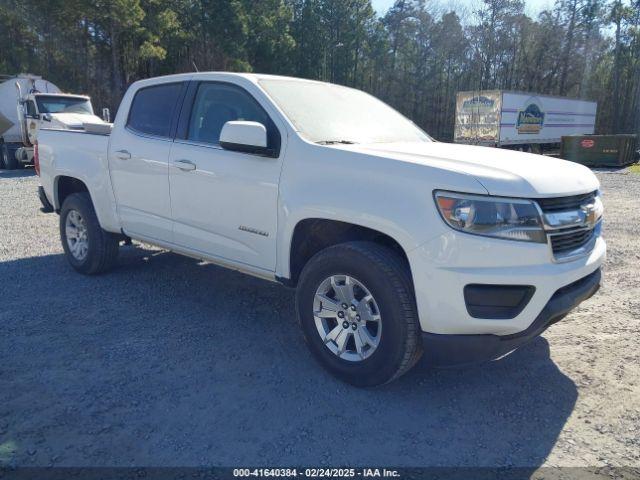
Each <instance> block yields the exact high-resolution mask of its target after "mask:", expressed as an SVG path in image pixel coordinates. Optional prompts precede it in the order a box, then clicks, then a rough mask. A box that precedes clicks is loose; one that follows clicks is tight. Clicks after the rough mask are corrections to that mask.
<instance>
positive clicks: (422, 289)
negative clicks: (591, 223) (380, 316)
mask: <svg viewBox="0 0 640 480" xmlns="http://www.w3.org/2000/svg"><path fill="white" fill-rule="evenodd" d="M450 230H451V229H450ZM407 256H408V259H409V263H410V266H411V273H412V276H413V284H414V288H415V295H416V303H417V307H418V316H419V319H420V326H421V329H422V331H423V332H428V333H434V334H447V335H476V334H477V335H487V334H489V335H498V336H505V335H513V334H516V333H520V332H523V331H525V330H527V329H528V328H529V327H530V326H531V325H532V324H533V323H534V321H535V320H536V318H537V317H538V315H539V314H540V313H541V312H542V310H543V309H544V308H545V306H546V305H547V303H548V302H549V301H550V300H551V297H552V296H553V295H554V294H555V293H556V291H557V290H559V289H561V288H562V287H565V286H567V285H570V284H572V283H574V282H576V281H577V280H580V279H581V278H584V277H586V276H587V275H589V274H591V273H593V272H595V271H596V270H597V269H599V268H600V267H601V266H602V264H603V262H604V260H605V258H606V243H605V241H604V239H603V238H602V237H600V236H598V237H597V238H596V239H595V243H594V246H593V249H592V250H591V251H590V252H589V253H587V254H586V255H584V256H582V257H580V258H576V259H574V260H572V261H568V262H563V263H556V262H554V257H553V252H552V249H551V245H549V244H540V243H537V244H536V243H528V242H516V241H508V240H500V239H490V238H483V237H478V236H475V235H467V234H464V233H460V232H455V231H453V230H451V231H447V232H446V233H444V234H442V235H438V236H436V237H434V238H433V239H432V240H430V241H429V242H426V243H425V244H423V245H421V246H420V247H418V248H416V249H414V250H411V251H409V252H407ZM469 285H488V286H529V287H532V289H533V292H534V293H533V295H532V296H531V297H530V298H528V299H527V301H526V304H523V305H521V306H520V307H522V308H521V309H520V308H517V309H514V310H515V312H511V313H514V314H515V316H512V315H506V312H502V313H500V312H495V314H494V315H492V314H491V310H488V311H487V312H485V313H486V314H484V315H477V314H475V312H473V311H470V310H471V309H468V304H467V302H466V300H465V287H467V286H469ZM499 303H500V302H496V304H499ZM478 317H480V318H478Z"/></svg>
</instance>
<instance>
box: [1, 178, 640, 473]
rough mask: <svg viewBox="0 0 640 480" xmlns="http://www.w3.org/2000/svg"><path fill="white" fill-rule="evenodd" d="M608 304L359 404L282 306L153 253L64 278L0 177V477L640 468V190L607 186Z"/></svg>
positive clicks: (364, 393) (18, 191) (52, 246)
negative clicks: (18, 473)
mask: <svg viewBox="0 0 640 480" xmlns="http://www.w3.org/2000/svg"><path fill="white" fill-rule="evenodd" d="M598 175H599V177H600V180H601V181H602V184H603V191H604V193H605V206H606V209H607V217H606V227H605V228H606V237H607V239H608V243H609V258H608V261H607V265H606V268H605V276H604V282H605V283H604V287H603V289H602V290H601V292H600V293H599V294H598V295H596V296H595V297H594V298H592V299H591V300H589V301H587V302H585V303H584V304H583V305H581V306H580V307H579V308H578V309H577V310H575V311H574V312H573V313H572V314H571V315H570V316H568V317H567V318H566V319H565V320H564V321H562V322H561V323H559V324H557V325H555V326H554V327H552V328H551V329H550V330H549V331H547V333H545V334H544V336H543V337H541V338H538V339H536V340H535V341H533V342H532V343H530V344H529V345H527V346H526V347H524V348H522V349H520V350H518V351H517V352H515V353H514V354H512V355H510V356H509V357H507V358H506V359H503V360H502V361H499V362H493V363H490V364H485V365H481V366H477V367H472V368H459V369H448V370H433V369H429V368H428V367H427V365H425V364H424V363H422V364H419V365H418V366H417V368H415V369H413V370H412V371H411V372H410V373H409V374H408V375H406V376H404V377H403V378H401V379H400V380H399V381H396V382H395V383H392V384H391V385H388V386H385V387H382V388H378V389H374V390H360V389H355V388H352V387H350V386H347V385H345V384H343V383H340V382H339V381H336V380H335V379H334V378H333V377H331V376H330V375H328V374H327V373H325V372H324V371H323V370H322V369H321V368H320V367H319V366H318V365H316V364H315V363H314V361H313V360H312V359H311V358H310V355H309V354H308V352H307V349H306V348H305V346H304V345H303V342H302V338H301V334H300V333H299V331H298V327H297V325H296V321H295V317H294V310H293V295H292V292H291V291H289V290H287V289H285V288H283V287H280V286H278V285H276V284H273V283H269V282H265V281H261V280H257V279H253V278H250V277H245V276H242V275H240V274H238V273H235V272H231V271H227V270H224V269H221V268H218V267H215V266H212V265H208V264H204V263H201V262H197V261H194V260H191V259H188V258H183V257H180V256H177V255H174V254H171V253H167V252H164V251H160V250H157V249H153V248H151V247H148V246H140V245H138V246H134V247H126V248H123V249H122V255H121V260H120V267H119V268H118V269H117V270H115V271H114V272H112V273H110V274H107V275H104V276H99V277H84V276H81V275H78V274H76V273H74V272H73V271H72V270H71V268H70V267H69V266H68V264H67V262H66V260H65V259H64V257H63V255H62V248H61V246H60V242H59V237H58V217H57V216H56V215H51V214H50V215H45V214H43V213H40V212H39V210H38V206H39V205H38V200H37V197H36V194H35V190H36V187H37V185H38V181H37V178H36V177H34V176H33V173H32V172H31V171H25V172H20V173H15V172H0V328H1V334H0V465H5V466H14V465H16V466H48V465H60V466H197V465H223V466H237V465H244V466H247V465H267V466H274V465H294V464H295V465H312V466H313V465H316V466H318V465H327V464H328V465H356V466H370V465H394V466H452V465H457V466H511V465H515V466H525V467H538V466H541V465H545V466H549V465H551V466H558V465H559V466H604V465H612V466H640V349H639V348H638V345H640V314H639V312H640V295H639V294H640V289H639V287H638V277H639V274H640V269H639V268H638V267H639V265H640V222H639V221H638V220H639V217H640V216H639V215H638V211H637V205H638V199H639V198H640V175H635V174H622V173H619V172H618V173H611V172H601V173H598Z"/></svg>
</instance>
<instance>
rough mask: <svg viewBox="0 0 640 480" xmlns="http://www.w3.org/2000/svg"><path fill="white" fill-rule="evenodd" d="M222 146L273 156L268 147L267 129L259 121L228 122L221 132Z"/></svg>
mask: <svg viewBox="0 0 640 480" xmlns="http://www.w3.org/2000/svg"><path fill="white" fill-rule="evenodd" d="M220 146H221V147H222V148H224V149H225V150H233V151H235V152H244V153H253V154H256V155H264V156H268V157H273V156H274V152H273V150H271V149H269V148H267V129H266V127H265V126H264V125H262V124H261V123H258V122H245V121H233V122H227V123H225V124H224V126H223V127H222V131H221V132H220Z"/></svg>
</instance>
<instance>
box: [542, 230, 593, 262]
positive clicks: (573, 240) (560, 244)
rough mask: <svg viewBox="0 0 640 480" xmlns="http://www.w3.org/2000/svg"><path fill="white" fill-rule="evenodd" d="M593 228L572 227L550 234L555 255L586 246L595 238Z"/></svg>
mask: <svg viewBox="0 0 640 480" xmlns="http://www.w3.org/2000/svg"><path fill="white" fill-rule="evenodd" d="M593 233H594V229H592V228H584V227H582V228H571V229H567V230H563V231H561V232H560V233H555V234H551V235H549V238H550V239H551V248H552V250H553V253H554V255H558V254H563V253H568V252H572V251H574V250H577V249H578V248H581V247H584V246H585V245H586V244H588V243H589V242H590V241H591V239H592V238H593Z"/></svg>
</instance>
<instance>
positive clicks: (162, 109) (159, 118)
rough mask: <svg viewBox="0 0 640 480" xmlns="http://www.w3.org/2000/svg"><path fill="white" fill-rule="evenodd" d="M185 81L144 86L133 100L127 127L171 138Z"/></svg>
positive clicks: (143, 132) (139, 131)
mask: <svg viewBox="0 0 640 480" xmlns="http://www.w3.org/2000/svg"><path fill="white" fill-rule="evenodd" d="M183 87H184V83H183V82H177V83H164V84H160V85H153V86H150V87H143V88H141V89H140V90H138V91H137V92H136V94H135V96H134V97H133V101H132V102H131V108H130V109H129V118H128V119H127V128H129V129H131V130H133V131H135V132H138V133H142V134H145V135H153V136H155V137H165V138H171V137H172V136H173V135H172V129H173V125H174V123H175V120H176V116H177V109H178V106H179V102H180V101H181V94H182V91H183Z"/></svg>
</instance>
